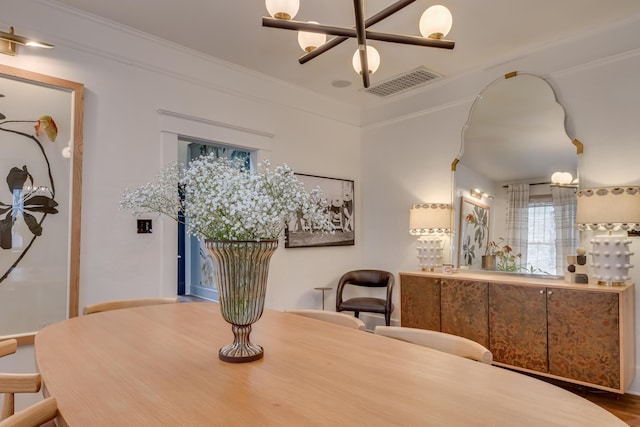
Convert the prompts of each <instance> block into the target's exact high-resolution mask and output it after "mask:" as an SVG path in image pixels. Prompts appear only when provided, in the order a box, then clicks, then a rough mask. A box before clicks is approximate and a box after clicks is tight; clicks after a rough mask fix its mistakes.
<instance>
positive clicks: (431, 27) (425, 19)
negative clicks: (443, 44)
mask: <svg viewBox="0 0 640 427" xmlns="http://www.w3.org/2000/svg"><path fill="white" fill-rule="evenodd" d="M419 25H420V34H422V36H423V37H428V38H431V39H441V38H444V37H445V36H446V35H447V34H449V31H451V26H452V25H453V16H451V12H449V9H447V8H446V7H444V6H442V5H439V4H438V5H435V6H431V7H430V8H428V9H427V10H425V11H424V13H423V14H422V16H421V17H420V24H419Z"/></svg>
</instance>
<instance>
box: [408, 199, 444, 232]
mask: <svg viewBox="0 0 640 427" xmlns="http://www.w3.org/2000/svg"><path fill="white" fill-rule="evenodd" d="M409 232H410V233H411V234H412V235H414V236H426V235H429V234H434V233H449V232H451V205H450V204H447V203H421V204H417V205H413V206H412V207H411V210H410V211H409Z"/></svg>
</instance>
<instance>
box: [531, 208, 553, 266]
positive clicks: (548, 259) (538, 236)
mask: <svg viewBox="0 0 640 427" xmlns="http://www.w3.org/2000/svg"><path fill="white" fill-rule="evenodd" d="M527 264H528V265H527V266H526V268H527V270H528V272H529V273H541V274H543V273H546V274H555V272H556V224H555V215H554V208H553V201H552V199H551V196H548V197H547V196H543V197H535V198H531V199H530V201H529V232H528V242H527Z"/></svg>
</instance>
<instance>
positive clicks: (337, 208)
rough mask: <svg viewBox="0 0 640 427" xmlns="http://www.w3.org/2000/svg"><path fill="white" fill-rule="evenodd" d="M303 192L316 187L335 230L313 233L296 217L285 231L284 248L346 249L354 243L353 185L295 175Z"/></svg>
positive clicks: (341, 181)
mask: <svg viewBox="0 0 640 427" xmlns="http://www.w3.org/2000/svg"><path fill="white" fill-rule="evenodd" d="M296 177H297V178H298V179H299V180H300V181H302V183H303V184H304V188H305V190H306V191H307V192H309V191H311V190H312V189H314V188H316V187H319V188H320V189H321V190H322V197H323V199H322V200H323V204H324V205H325V206H326V215H327V216H328V217H329V220H330V221H331V223H332V224H333V226H334V227H335V233H333V234H328V233H320V232H314V230H312V229H311V228H310V227H309V225H308V224H307V223H306V221H305V218H304V217H303V216H302V215H301V214H298V215H297V216H296V218H294V219H292V220H291V222H290V223H289V224H288V225H287V228H286V229H285V244H284V247H285V248H304V247H314V246H347V245H354V244H355V227H356V223H355V203H354V198H353V194H354V183H353V181H351V180H348V179H338V178H327V177H323V176H315V175H304V174H298V173H297V174H296Z"/></svg>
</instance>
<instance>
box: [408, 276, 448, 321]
mask: <svg viewBox="0 0 640 427" xmlns="http://www.w3.org/2000/svg"><path fill="white" fill-rule="evenodd" d="M400 277H401V279H400V324H401V325H402V326H404V327H408V328H420V329H430V330H432V331H439V330H440V279H435V278H430V277H419V276H409V275H406V276H404V275H401V276H400Z"/></svg>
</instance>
